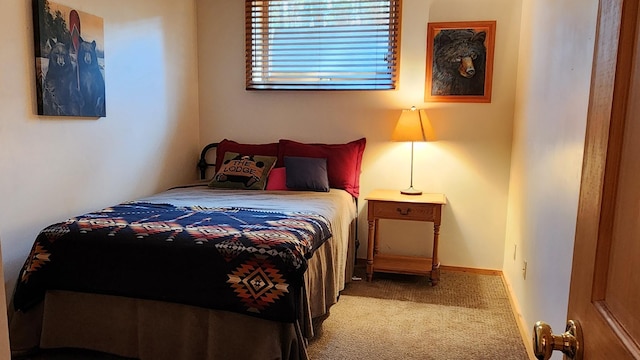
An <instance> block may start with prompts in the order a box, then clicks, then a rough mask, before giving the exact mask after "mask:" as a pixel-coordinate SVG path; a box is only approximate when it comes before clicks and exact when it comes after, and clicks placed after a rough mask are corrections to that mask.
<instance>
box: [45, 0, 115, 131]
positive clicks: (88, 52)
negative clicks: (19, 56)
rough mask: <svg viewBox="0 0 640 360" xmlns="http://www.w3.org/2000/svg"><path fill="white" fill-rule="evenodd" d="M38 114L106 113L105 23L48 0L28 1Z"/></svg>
mask: <svg viewBox="0 0 640 360" xmlns="http://www.w3.org/2000/svg"><path fill="white" fill-rule="evenodd" d="M32 3H33V40H34V55H35V72H36V77H35V79H36V99H37V100H36V101H37V114H38V115H46V116H74V117H89V118H100V117H105V116H106V100H105V87H106V86H105V70H104V67H105V66H104V23H103V19H102V18H101V17H98V16H95V15H92V14H88V13H86V12H83V11H79V10H76V9H73V8H71V7H68V6H65V5H61V4H58V3H55V2H53V1H49V0H32Z"/></svg>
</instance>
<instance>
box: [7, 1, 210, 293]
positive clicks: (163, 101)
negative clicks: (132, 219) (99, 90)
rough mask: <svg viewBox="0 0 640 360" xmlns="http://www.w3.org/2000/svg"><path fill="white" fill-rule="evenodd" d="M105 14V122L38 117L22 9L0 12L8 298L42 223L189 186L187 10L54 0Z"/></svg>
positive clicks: (191, 77) (191, 94) (191, 13)
mask: <svg viewBox="0 0 640 360" xmlns="http://www.w3.org/2000/svg"><path fill="white" fill-rule="evenodd" d="M56 2H57V3H60V4H64V5H67V6H70V7H74V8H76V9H78V10H81V11H84V12H87V13H91V14H93V15H97V16H100V17H102V18H103V20H104V34H105V39H104V40H105V53H106V99H107V117H105V118H101V119H97V120H96V119H84V118H61V117H57V118H56V117H43V116H37V115H35V114H36V104H35V101H36V98H35V71H34V52H33V24H32V15H31V1H25V0H3V2H2V11H0V43H2V44H3V47H4V48H3V49H4V50H3V51H1V52H0V64H2V66H0V109H2V110H1V112H0V114H1V115H0V117H1V118H0V174H1V175H0V238H1V239H2V251H3V259H4V271H5V279H6V280H5V281H6V282H5V283H6V284H7V293H8V295H10V294H11V292H12V291H13V285H14V283H15V279H16V277H17V274H18V271H19V269H20V267H21V266H22V264H23V262H24V260H25V258H26V256H27V254H28V252H29V250H30V248H31V245H32V244H33V240H34V239H35V236H36V235H37V233H38V231H39V230H40V229H42V228H43V227H45V226H47V225H49V224H51V223H53V222H57V221H62V220H65V219H67V218H68V217H70V216H73V215H77V214H79V213H82V212H85V211H89V210H95V209H97V208H101V207H105V206H109V205H113V204H115V203H117V202H120V201H124V200H130V199H132V198H135V197H139V196H143V195H147V194H150V193H152V192H155V191H158V190H162V189H165V188H167V187H168V186H171V185H174V184H177V183H182V182H186V181H193V180H194V179H196V176H197V173H196V169H195V161H196V157H197V154H198V150H199V149H198V147H199V144H198V100H197V99H198V93H197V81H198V77H197V62H196V27H195V23H194V22H195V2H194V1H172V0H140V1H134V2H132V1H125V0H114V1H81V0H58V1H56Z"/></svg>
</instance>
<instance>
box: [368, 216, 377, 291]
mask: <svg viewBox="0 0 640 360" xmlns="http://www.w3.org/2000/svg"><path fill="white" fill-rule="evenodd" d="M375 231H376V230H375V221H374V220H369V236H368V238H367V240H368V241H367V281H371V279H372V278H373V249H374V247H375V244H374V242H375V236H376V234H375Z"/></svg>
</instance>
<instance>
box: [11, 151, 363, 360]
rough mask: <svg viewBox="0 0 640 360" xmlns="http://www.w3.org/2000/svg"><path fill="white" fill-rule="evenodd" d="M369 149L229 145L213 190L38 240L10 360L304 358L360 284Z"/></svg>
mask: <svg viewBox="0 0 640 360" xmlns="http://www.w3.org/2000/svg"><path fill="white" fill-rule="evenodd" d="M274 145H275V146H274ZM364 145H365V140H364V139H360V140H357V141H353V142H350V143H347V144H305V143H298V142H295V141H291V140H280V141H279V142H278V143H273V144H259V145H254V144H240V143H237V142H234V141H230V140H227V139H225V140H223V141H222V142H220V143H217V144H213V145H208V146H207V147H205V149H203V152H202V156H201V159H200V162H199V166H200V168H201V170H203V171H205V172H206V167H208V166H215V168H216V169H215V172H214V176H213V178H212V179H211V180H210V181H206V182H200V183H197V184H191V185H187V186H181V187H176V188H173V189H170V190H167V191H165V192H162V193H159V194H155V195H152V196H148V197H144V198H140V199H136V200H135V201H129V202H125V203H122V204H117V205H114V206H111V207H108V208H105V209H101V210H98V211H95V212H91V213H87V214H82V215H80V216H77V217H74V218H72V219H69V220H67V221H64V222H61V223H57V224H53V225H51V226H49V227H47V228H45V229H43V230H42V231H41V232H40V234H39V235H38V238H37V239H36V240H35V242H34V245H33V247H32V251H31V253H30V254H29V257H28V258H27V260H26V261H25V265H24V267H23V269H22V271H21V273H20V277H19V279H18V285H17V286H16V290H15V292H14V296H13V299H12V305H13V308H14V311H13V312H12V313H11V319H10V339H11V346H12V353H13V354H16V355H17V354H21V353H25V352H29V351H33V350H34V349H37V348H63V347H71V348H83V349H90V350H97V351H102V352H106V353H112V354H116V355H120V356H124V357H130V358H137V359H143V360H144V359H232V358H233V359H308V355H307V351H306V349H307V344H308V341H309V339H311V338H313V336H314V335H315V334H316V333H317V329H318V327H319V326H320V324H321V323H322V321H323V320H324V319H325V318H326V317H327V316H328V315H329V310H330V307H331V306H332V305H333V304H335V303H336V302H337V301H338V297H339V293H340V291H341V290H343V289H344V286H345V284H346V283H347V282H348V281H349V280H350V279H351V275H352V273H353V264H354V259H355V231H356V226H355V222H356V219H357V204H356V202H357V195H358V190H359V188H358V178H359V173H360V162H361V158H362V153H363V151H364ZM210 149H216V150H217V151H216V155H215V156H216V157H215V158H216V161H215V164H213V163H208V162H207V160H206V159H207V158H208V157H211V156H210V155H207V153H208V151H209V150H210ZM267 158H268V159H267ZM269 161H272V164H269ZM238 164H243V166H244V167H243V168H240V167H239V165H238ZM266 169H269V171H266ZM277 169H281V170H286V172H285V173H283V172H281V171H278V170H277ZM318 169H320V170H318ZM254 170H255V171H258V170H265V171H263V173H259V172H255V171H254ZM274 170H275V171H274ZM345 170H346V171H345ZM247 174H248V176H244V175H247ZM318 174H320V175H321V176H320V177H318ZM203 175H204V174H203ZM319 178H320V180H318V179H319ZM231 180H233V181H231ZM222 182H225V184H222ZM261 182H262V183H261ZM238 186H240V187H245V188H246V187H251V188H252V189H257V190H247V189H244V188H238ZM263 189H264V190H263ZM292 190H298V191H292Z"/></svg>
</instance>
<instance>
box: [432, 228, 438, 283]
mask: <svg viewBox="0 0 640 360" xmlns="http://www.w3.org/2000/svg"><path fill="white" fill-rule="evenodd" d="M439 237H440V224H433V256H432V262H431V264H432V265H431V276H430V277H431V286H436V285H438V282H439V281H440V260H438V238H439Z"/></svg>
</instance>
